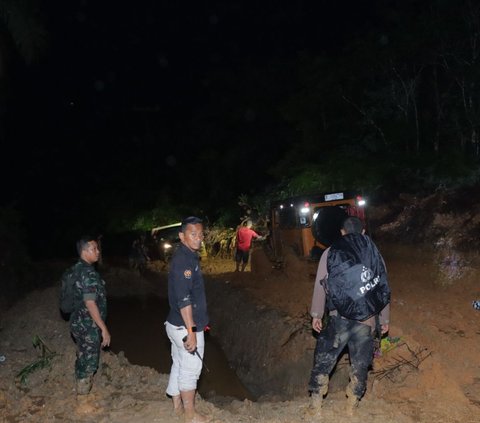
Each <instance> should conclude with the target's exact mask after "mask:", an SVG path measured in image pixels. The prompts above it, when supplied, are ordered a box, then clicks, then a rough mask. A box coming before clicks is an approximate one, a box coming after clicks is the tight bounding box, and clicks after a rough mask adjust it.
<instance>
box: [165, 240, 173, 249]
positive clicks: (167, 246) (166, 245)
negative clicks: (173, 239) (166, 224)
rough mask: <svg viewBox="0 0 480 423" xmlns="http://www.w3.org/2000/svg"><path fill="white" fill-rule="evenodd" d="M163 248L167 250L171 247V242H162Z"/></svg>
mask: <svg viewBox="0 0 480 423" xmlns="http://www.w3.org/2000/svg"><path fill="white" fill-rule="evenodd" d="M163 248H164V249H165V250H168V249H169V248H172V244H169V243H168V242H166V243H165V244H163Z"/></svg>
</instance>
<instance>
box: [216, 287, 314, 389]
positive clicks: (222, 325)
mask: <svg viewBox="0 0 480 423" xmlns="http://www.w3.org/2000/svg"><path fill="white" fill-rule="evenodd" d="M209 282H210V283H208V288H207V290H208V299H209V305H208V307H209V314H210V321H211V325H212V335H213V336H215V338H216V339H217V340H218V341H219V342H220V344H221V346H222V348H223V350H224V351H225V354H226V355H227V357H228V359H229V363H230V364H231V366H232V367H233V368H235V369H236V373H237V375H238V377H239V378H240V379H241V380H242V382H243V383H244V384H245V385H246V386H247V387H248V389H249V390H250V391H251V392H253V394H254V395H255V396H257V397H262V396H272V395H274V396H279V397H280V398H281V397H290V398H291V397H292V396H295V395H299V394H300V395H305V393H306V391H307V383H308V375H309V373H310V370H311V366H312V357H313V348H314V346H315V339H314V338H313V337H312V335H311V329H310V325H307V324H306V322H305V321H304V320H302V319H300V318H292V317H290V316H287V315H285V314H282V313H281V312H280V311H278V310H274V309H270V308H267V307H266V306H263V305H256V304H255V303H254V302H253V301H252V300H251V299H250V298H249V297H248V296H247V295H246V294H245V292H244V291H241V290H239V289H238V288H235V287H234V286H232V285H231V284H229V283H227V282H226V281H222V280H221V279H217V278H211V279H210V281H209Z"/></svg>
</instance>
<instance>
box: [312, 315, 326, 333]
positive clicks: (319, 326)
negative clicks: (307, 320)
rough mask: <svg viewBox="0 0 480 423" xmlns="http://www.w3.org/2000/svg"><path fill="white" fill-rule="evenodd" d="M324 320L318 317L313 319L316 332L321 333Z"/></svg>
mask: <svg viewBox="0 0 480 423" xmlns="http://www.w3.org/2000/svg"><path fill="white" fill-rule="evenodd" d="M322 326H323V325H322V319H319V318H318V317H314V318H313V319H312V328H313V330H314V331H315V332H319V333H320V331H321V330H322Z"/></svg>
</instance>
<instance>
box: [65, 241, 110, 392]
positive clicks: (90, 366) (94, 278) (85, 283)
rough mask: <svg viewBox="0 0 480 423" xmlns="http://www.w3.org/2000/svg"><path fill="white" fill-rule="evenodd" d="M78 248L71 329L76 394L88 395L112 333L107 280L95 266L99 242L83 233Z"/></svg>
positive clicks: (98, 254) (98, 252) (98, 253)
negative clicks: (75, 347) (102, 277)
mask: <svg viewBox="0 0 480 423" xmlns="http://www.w3.org/2000/svg"><path fill="white" fill-rule="evenodd" d="M77 251H78V254H79V256H80V258H79V260H78V262H77V263H76V264H75V266H74V271H75V275H76V277H75V287H74V311H73V313H72V314H71V316H70V331H71V333H72V336H73V338H74V340H75V343H76V344H77V360H76V361H75V378H76V385H77V394H78V395H85V394H88V393H89V392H90V389H91V388H92V377H93V375H94V374H95V372H96V371H97V369H98V362H99V358H100V349H101V347H107V346H109V345H110V333H109V332H108V329H107V326H106V324H105V319H106V317H107V292H106V289H105V281H104V280H103V279H101V278H100V275H99V274H98V272H97V271H96V270H95V268H94V266H93V265H94V264H95V263H96V262H97V261H98V258H99V256H100V251H99V249H98V244H97V241H96V240H95V238H93V237H88V236H84V237H82V238H81V239H80V240H79V241H78V242H77Z"/></svg>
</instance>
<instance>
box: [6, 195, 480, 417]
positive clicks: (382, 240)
mask: <svg viewBox="0 0 480 423" xmlns="http://www.w3.org/2000/svg"><path fill="white" fill-rule="evenodd" d="M442 201H444V202H446V203H447V205H448V201H449V200H446V199H445V198H443V200H441V201H440V200H439V199H438V198H431V199H430V200H429V201H427V202H426V201H425V199H416V198H411V197H408V198H404V199H402V200H401V202H400V203H401V204H398V203H397V204H395V207H396V210H395V213H394V212H393V211H392V210H391V209H388V208H387V207H381V208H378V209H377V210H372V216H373V217H372V222H375V229H376V230H375V231H374V232H372V237H373V238H374V240H375V241H376V242H377V244H378V245H379V247H380V249H381V251H382V253H383V255H384V257H385V261H386V263H387V267H388V270H389V278H390V283H391V287H392V316H391V325H390V333H389V335H390V336H391V337H398V338H400V341H399V342H398V344H397V347H396V348H394V349H393V350H391V351H390V352H387V353H384V354H383V356H381V357H379V358H376V359H375V361H374V368H373V370H372V372H371V374H370V378H369V389H368V391H367V394H366V395H365V397H364V399H363V400H362V401H361V402H360V406H359V408H358V409H357V410H356V413H355V414H354V415H353V416H349V415H348V414H347V413H346V411H345V404H346V402H345V394H344V388H345V380H346V377H347V376H346V375H347V373H348V363H347V362H346V357H345V358H344V359H343V360H342V362H341V363H340V364H339V366H338V367H337V369H338V370H337V372H336V373H335V375H334V377H333V378H332V383H331V389H330V392H329V394H328V396H327V397H326V399H325V401H324V408H323V411H322V418H321V419H319V418H317V417H315V416H313V415H312V413H311V412H310V410H309V408H308V404H309V399H308V396H307V392H306V384H307V382H308V376H309V375H308V373H309V370H310V366H311V360H312V354H313V348H314V345H315V339H314V337H313V336H312V332H311V330H310V326H309V324H310V322H309V318H308V314H307V312H308V308H309V305H310V299H311V295H312V291H313V280H314V275H315V270H316V269H315V264H314V263H310V262H308V261H301V260H298V259H297V258H295V257H294V256H293V255H291V256H290V255H288V256H287V257H286V259H285V262H284V266H283V267H282V268H281V269H276V268H273V267H272V265H271V263H270V262H269V260H268V259H267V255H266V254H264V252H263V250H262V248H261V247H260V246H257V247H256V249H255V251H254V253H253V255H252V268H251V269H250V266H249V268H247V271H246V272H245V273H235V272H233V270H234V263H233V262H232V260H226V259H212V258H210V259H206V260H204V262H203V269H204V272H205V274H206V279H207V285H208V287H207V291H208V296H209V309H210V314H211V320H212V332H214V333H213V335H214V336H215V338H216V339H217V340H218V341H219V342H220V343H221V344H222V347H223V349H224V351H225V353H226V354H227V356H228V358H229V360H230V361H231V364H232V367H234V368H235V369H236V371H237V374H238V375H239V377H240V378H241V379H242V381H243V382H244V383H245V384H246V385H247V386H248V387H249V389H251V390H252V392H254V393H255V394H256V396H257V397H259V400H258V401H256V402H251V401H249V400H245V401H238V400H231V401H229V402H224V403H222V404H219V403H218V402H215V401H207V400H203V399H202V398H198V408H199V410H200V411H201V412H203V413H205V414H208V415H210V416H211V417H212V421H215V422H226V423H229V422H302V421H335V422H365V421H368V422H399V423H402V422H441V423H443V422H445V423H447V422H476V421H479V420H480V419H479V412H480V408H479V407H480V354H479V353H478V346H479V341H480V311H477V310H475V309H473V308H472V300H476V299H480V285H479V281H478V276H477V274H478V269H479V267H480V259H479V257H478V252H477V250H476V247H477V243H478V240H477V239H475V240H473V239H472V238H471V234H473V233H475V228H476V226H475V225H477V226H478V222H479V221H480V219H478V216H480V209H478V208H476V207H475V206H473V207H471V208H469V209H468V211H465V212H462V213H460V212H459V211H458V210H455V207H453V206H451V207H450V209H448V208H447V207H446V206H445V204H443V203H442ZM432 204H433V205H432ZM374 212H376V217H375V213H374ZM422 212H423V214H422ZM476 213H479V214H478V215H477V214H476ZM466 214H468V216H466ZM424 215H429V217H428V218H426V217H425V216H424ZM418 219H420V220H422V219H423V220H422V222H423V228H424V233H425V236H424V241H425V242H423V243H421V242H419V240H418V238H419V237H421V236H420V235H419V226H418V225H417V224H416V222H417V221H418ZM396 222H400V223H399V224H397V223H396ZM466 222H467V223H466ZM475 222H477V223H475ZM372 225H373V223H372ZM465 228H467V229H468V230H465ZM407 229H408V230H407ZM411 231H415V234H414V235H411V234H409V232H411ZM402 233H407V234H408V236H409V237H410V239H408V240H407V239H406V241H409V242H413V243H411V244H409V245H403V244H402V243H401V242H398V240H400V239H403V238H402ZM410 235H411V236H410ZM393 239H397V242H394V241H393ZM466 244H467V245H468V244H470V248H466ZM156 272H157V274H159V275H160V273H162V272H164V269H161V267H160V266H157V263H153V264H152V266H151V267H150V277H149V278H138V277H134V276H133V275H132V274H131V272H129V271H128V270H126V269H121V268H119V267H109V266H108V263H107V265H106V267H105V269H104V277H105V279H106V280H107V284H108V289H109V294H110V295H115V296H124V295H128V294H130V293H132V292H133V291H134V292H135V295H137V296H138V295H145V296H150V295H159V296H164V295H165V286H164V285H162V284H159V283H158V280H157V283H156V282H155V281H156V277H155V274H156ZM159 279H160V278H159ZM141 324H142V322H138V325H141ZM35 335H37V336H39V337H41V338H42V340H43V341H44V342H45V344H46V345H47V346H48V347H49V348H50V349H51V350H53V351H55V352H56V353H57V355H56V356H55V357H54V358H53V359H52V361H51V365H50V366H49V367H46V368H44V369H40V370H37V371H35V372H33V373H31V374H30V375H29V376H28V378H27V380H26V381H25V383H22V382H21V381H20V380H18V378H17V377H16V375H17V374H18V372H19V371H20V370H21V369H23V368H24V367H25V366H27V365H28V364H30V363H32V362H34V361H35V360H36V359H37V358H38V354H39V352H38V351H37V350H36V349H35V348H34V347H33V346H32V338H33V337H34V336H35ZM114 336H115V334H112V337H114ZM152 336H165V335H164V333H158V334H153V333H152ZM0 355H4V356H5V357H6V360H5V361H4V362H2V363H0V421H2V422H29V421H31V422H54V421H55V422H57V421H59V422H120V423H122V422H181V421H182V420H181V419H178V418H177V417H175V416H173V415H172V413H171V403H170V401H169V400H168V399H167V398H166V397H165V388H166V384H167V377H168V376H167V375H166V374H160V373H158V372H157V371H155V370H154V369H152V368H148V367H141V366H136V365H132V364H131V363H129V361H128V360H127V359H126V358H125V356H124V355H123V354H121V353H120V354H118V355H114V354H112V353H104V354H103V355H102V366H101V369H100V370H99V372H98V373H97V376H96V378H95V384H94V388H93V390H92V393H91V394H90V395H89V396H88V397H87V398H84V399H83V400H81V401H79V400H77V398H76V396H75V392H74V381H73V363H74V360H75V350H74V344H73V342H72V340H71V339H70V336H69V333H68V323H67V322H65V321H64V320H62V319H61V318H60V316H59V315H58V312H57V289H56V288H54V287H52V288H47V289H45V290H41V291H35V292H32V293H30V294H29V295H28V296H27V297H26V298H25V299H23V300H22V301H20V302H18V303H17V304H15V305H14V306H13V307H11V308H10V309H9V310H8V311H6V312H4V313H3V314H2V317H1V320H0Z"/></svg>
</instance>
